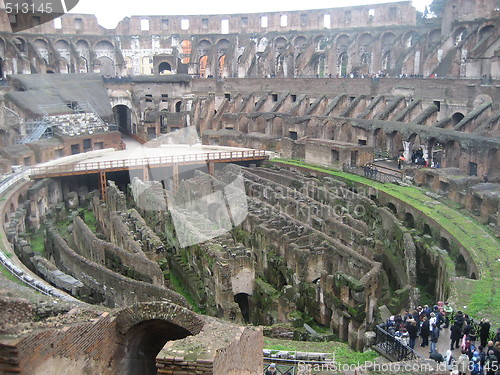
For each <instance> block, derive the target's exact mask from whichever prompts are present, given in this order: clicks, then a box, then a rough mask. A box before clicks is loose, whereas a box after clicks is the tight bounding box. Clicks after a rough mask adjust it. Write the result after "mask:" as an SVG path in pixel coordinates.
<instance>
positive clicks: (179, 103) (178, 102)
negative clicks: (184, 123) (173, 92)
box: [175, 100, 182, 112]
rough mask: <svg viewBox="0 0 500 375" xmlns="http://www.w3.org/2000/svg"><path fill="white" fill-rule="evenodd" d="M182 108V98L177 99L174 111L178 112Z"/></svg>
mask: <svg viewBox="0 0 500 375" xmlns="http://www.w3.org/2000/svg"><path fill="white" fill-rule="evenodd" d="M181 109H182V100H178V101H176V102H175V112H180V111H181Z"/></svg>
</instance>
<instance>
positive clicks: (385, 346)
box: [375, 325, 422, 362]
mask: <svg viewBox="0 0 500 375" xmlns="http://www.w3.org/2000/svg"><path fill="white" fill-rule="evenodd" d="M375 335H376V336H375V342H376V344H375V347H376V349H378V351H379V352H381V353H384V354H386V355H387V357H388V358H389V359H392V360H394V361H397V362H398V361H413V360H416V359H421V358H422V357H421V356H420V354H418V353H417V352H415V351H414V350H413V349H412V348H410V347H409V346H407V345H404V344H403V343H402V342H401V341H399V340H398V339H397V338H396V337H394V336H393V335H391V334H390V333H389V332H387V331H386V330H385V329H383V328H382V327H380V325H378V326H376V327H375Z"/></svg>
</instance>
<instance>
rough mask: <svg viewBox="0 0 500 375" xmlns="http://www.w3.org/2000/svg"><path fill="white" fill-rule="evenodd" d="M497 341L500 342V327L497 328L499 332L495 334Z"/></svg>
mask: <svg viewBox="0 0 500 375" xmlns="http://www.w3.org/2000/svg"><path fill="white" fill-rule="evenodd" d="M494 340H495V342H500V328H497V333H496V335H495V339H494Z"/></svg>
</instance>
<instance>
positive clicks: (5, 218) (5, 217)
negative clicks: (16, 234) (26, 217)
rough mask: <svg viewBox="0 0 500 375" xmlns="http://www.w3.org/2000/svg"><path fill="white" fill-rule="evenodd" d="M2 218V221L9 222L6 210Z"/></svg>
mask: <svg viewBox="0 0 500 375" xmlns="http://www.w3.org/2000/svg"><path fill="white" fill-rule="evenodd" d="M3 219H4V220H3V221H4V223H8V222H9V220H10V216H9V213H8V212H6V213H5V216H4V218H3Z"/></svg>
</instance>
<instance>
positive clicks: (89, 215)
mask: <svg viewBox="0 0 500 375" xmlns="http://www.w3.org/2000/svg"><path fill="white" fill-rule="evenodd" d="M83 214H84V217H85V220H84V221H85V224H87V226H88V227H89V228H90V230H91V231H92V233H97V228H96V221H97V220H96V218H95V215H94V211H93V210H85V211H84V212H83Z"/></svg>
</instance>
